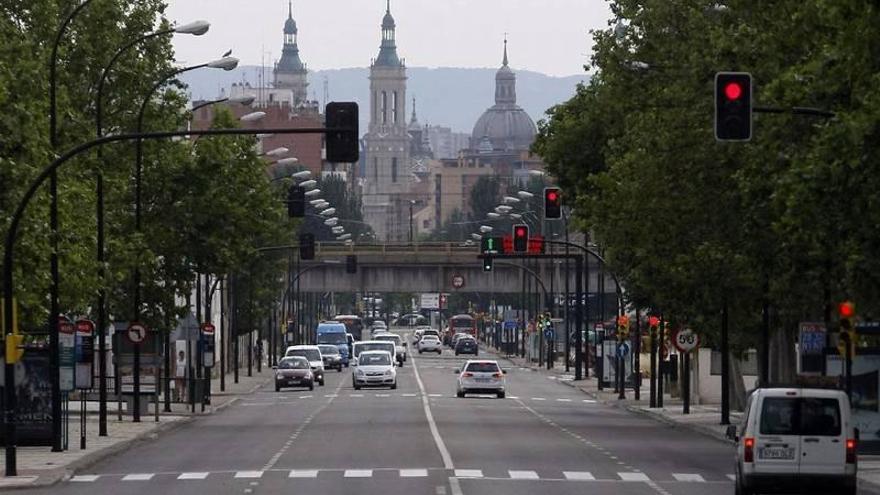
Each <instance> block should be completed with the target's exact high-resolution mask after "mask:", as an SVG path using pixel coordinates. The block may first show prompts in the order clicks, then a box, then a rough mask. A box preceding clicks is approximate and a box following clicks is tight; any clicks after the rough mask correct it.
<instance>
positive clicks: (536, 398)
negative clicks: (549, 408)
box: [532, 397, 547, 400]
mask: <svg viewBox="0 0 880 495" xmlns="http://www.w3.org/2000/svg"><path fill="white" fill-rule="evenodd" d="M532 400H547V399H545V398H543V397H532Z"/></svg>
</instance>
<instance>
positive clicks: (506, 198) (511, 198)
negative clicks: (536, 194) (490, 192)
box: [501, 196, 519, 204]
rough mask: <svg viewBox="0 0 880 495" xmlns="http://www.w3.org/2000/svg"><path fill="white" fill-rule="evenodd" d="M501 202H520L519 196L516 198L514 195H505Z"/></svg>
mask: <svg viewBox="0 0 880 495" xmlns="http://www.w3.org/2000/svg"><path fill="white" fill-rule="evenodd" d="M501 202H502V203H504V204H516V203H519V198H514V197H513V196H504V197H503V198H502V199H501Z"/></svg>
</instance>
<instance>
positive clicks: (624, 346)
mask: <svg viewBox="0 0 880 495" xmlns="http://www.w3.org/2000/svg"><path fill="white" fill-rule="evenodd" d="M628 355H629V343H627V342H623V343H621V344H620V345H619V346H617V357H622V358H624V357H627V356H628Z"/></svg>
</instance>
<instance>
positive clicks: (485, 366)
mask: <svg viewBox="0 0 880 495" xmlns="http://www.w3.org/2000/svg"><path fill="white" fill-rule="evenodd" d="M465 371H470V372H472V373H496V372H498V365H497V364H495V363H470V364H468V365H467V369H466V370H465Z"/></svg>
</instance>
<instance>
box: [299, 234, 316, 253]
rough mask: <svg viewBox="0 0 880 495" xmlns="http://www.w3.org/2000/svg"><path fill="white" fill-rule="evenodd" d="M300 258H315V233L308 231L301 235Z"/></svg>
mask: <svg viewBox="0 0 880 495" xmlns="http://www.w3.org/2000/svg"><path fill="white" fill-rule="evenodd" d="M299 259H301V260H313V259H315V234H310V233H308V232H306V233H304V234H300V235H299Z"/></svg>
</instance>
